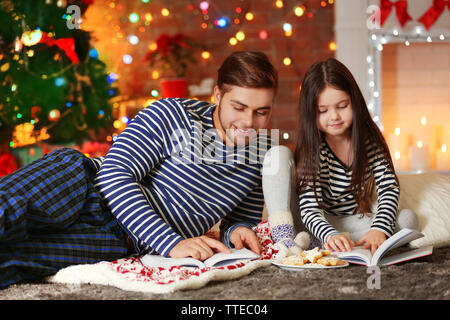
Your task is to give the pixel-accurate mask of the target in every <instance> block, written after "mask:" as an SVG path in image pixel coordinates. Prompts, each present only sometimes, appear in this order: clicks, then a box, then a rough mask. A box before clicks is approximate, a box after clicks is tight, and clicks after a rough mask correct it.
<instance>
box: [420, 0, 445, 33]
mask: <svg viewBox="0 0 450 320" xmlns="http://www.w3.org/2000/svg"><path fill="white" fill-rule="evenodd" d="M445 5H447V8H448V10H450V0H434V1H433V4H432V6H431V7H430V9H428V10H427V12H425V14H424V15H423V16H421V17H420V19H419V20H418V21H420V22H422V23H423V25H424V26H425V28H427V29H430V27H431V26H432V25H433V24H434V23H435V22H436V20H437V19H438V18H439V17H440V16H441V14H442V13H443V12H444V10H445Z"/></svg>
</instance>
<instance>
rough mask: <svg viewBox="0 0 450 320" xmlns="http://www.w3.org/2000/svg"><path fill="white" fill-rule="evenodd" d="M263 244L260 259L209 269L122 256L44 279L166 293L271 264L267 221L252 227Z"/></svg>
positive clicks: (248, 271)
mask: <svg viewBox="0 0 450 320" xmlns="http://www.w3.org/2000/svg"><path fill="white" fill-rule="evenodd" d="M254 231H255V232H256V234H257V236H258V239H259V241H260V243H261V245H262V247H263V253H262V258H261V259H259V260H253V261H245V260H242V261H238V262H236V263H234V264H232V265H229V266H225V267H212V268H185V267H171V268H167V269H164V268H150V267H147V266H145V265H143V264H142V263H141V261H140V259H139V257H137V258H124V259H120V260H116V261H112V262H107V261H102V262H99V263H96V264H84V265H74V266H70V267H67V268H64V269H62V270H60V271H59V272H58V273H56V274H55V275H54V276H51V277H49V278H47V281H49V282H53V283H72V284H82V283H90V284H101V285H109V286H114V287H117V288H119V289H122V290H127V291H139V292H150V293H169V292H173V291H175V290H183V289H198V288H201V287H203V286H205V285H206V284H207V283H208V282H210V281H213V280H231V279H236V278H240V277H243V276H245V275H247V274H249V273H250V272H252V271H253V270H255V269H257V268H260V267H264V266H268V265H270V259H271V258H274V257H275V256H276V254H277V252H278V250H277V249H275V248H273V241H272V238H271V235H270V230H269V227H268V223H267V221H264V222H261V223H260V224H259V225H258V226H256V227H255V228H254Z"/></svg>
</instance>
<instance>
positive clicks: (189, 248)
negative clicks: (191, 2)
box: [169, 236, 231, 261]
mask: <svg viewBox="0 0 450 320" xmlns="http://www.w3.org/2000/svg"><path fill="white" fill-rule="evenodd" d="M214 251H216V252H225V253H231V249H230V248H228V247H227V246H226V245H224V244H223V243H222V242H220V241H218V240H216V239H213V238H210V237H207V236H201V237H195V238H189V239H184V240H181V241H180V242H178V243H177V244H176V245H175V247H173V248H172V250H170V252H169V257H172V258H186V257H192V258H194V259H197V260H202V261H203V260H206V259H208V258H209V257H211V256H212V255H213V254H214V253H215V252H214Z"/></svg>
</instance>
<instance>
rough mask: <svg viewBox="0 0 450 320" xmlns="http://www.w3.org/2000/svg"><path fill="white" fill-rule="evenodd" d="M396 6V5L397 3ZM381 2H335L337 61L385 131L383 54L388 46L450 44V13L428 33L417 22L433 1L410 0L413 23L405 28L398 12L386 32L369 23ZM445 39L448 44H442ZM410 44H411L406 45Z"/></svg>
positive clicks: (367, 0) (389, 18) (393, 13)
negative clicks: (382, 86) (357, 87)
mask: <svg viewBox="0 0 450 320" xmlns="http://www.w3.org/2000/svg"><path fill="white" fill-rule="evenodd" d="M394 2H395V1H394ZM379 3H380V1H379V0H335V35H336V44H337V50H336V58H337V59H338V60H340V61H341V62H342V63H344V64H345V65H346V66H347V67H348V68H349V69H350V71H351V72H352V74H353V75H354V77H355V79H356V81H357V83H358V85H359V86H360V88H361V91H362V92H363V95H364V97H365V99H366V102H367V104H368V107H369V110H370V111H371V113H372V115H373V118H374V120H375V122H377V124H378V125H379V126H380V128H381V129H383V126H382V118H381V107H382V105H381V101H382V100H381V99H382V92H381V51H382V47H383V43H387V42H405V43H406V42H407V41H409V42H415V41H418V42H419V41H420V42H426V41H427V37H429V38H428V40H430V41H431V40H433V41H450V10H448V9H447V8H446V9H445V10H444V12H443V14H442V15H441V17H440V18H439V19H438V20H437V21H436V22H435V24H434V25H433V26H432V27H431V28H430V30H426V29H425V28H424V26H423V25H422V23H420V22H419V21H417V20H418V19H419V18H420V17H421V16H422V15H423V14H424V13H425V12H426V11H427V9H428V8H430V6H431V5H432V4H433V0H408V13H409V15H410V16H411V17H412V19H413V20H412V21H409V22H407V23H406V24H405V26H404V27H401V25H400V23H399V22H398V21H397V17H396V15H395V8H393V9H392V12H391V14H390V16H389V17H388V19H387V20H386V21H385V23H384V25H383V27H382V28H380V27H379V26H378V27H374V26H373V24H371V23H370V22H369V18H370V16H371V13H372V12H373V9H374V7H377V6H379ZM442 39H444V40H442ZM406 40H407V41H406Z"/></svg>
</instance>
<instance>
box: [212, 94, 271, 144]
mask: <svg viewBox="0 0 450 320" xmlns="http://www.w3.org/2000/svg"><path fill="white" fill-rule="evenodd" d="M214 99H215V102H216V104H217V107H216V109H215V110H214V113H213V120H214V126H215V128H216V130H217V131H218V133H219V135H220V137H221V138H222V140H223V142H224V144H226V145H227V146H235V145H237V146H245V145H247V144H248V143H249V141H250V139H251V138H253V137H254V136H256V134H257V133H258V131H259V130H260V129H265V128H267V125H268V124H269V120H270V116H271V115H272V107H273V100H274V90H273V89H266V88H243V87H238V86H230V90H229V91H227V92H225V93H222V92H221V91H220V90H219V88H218V87H217V86H216V87H215V88H214Z"/></svg>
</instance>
